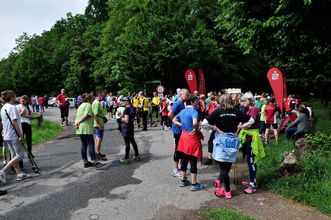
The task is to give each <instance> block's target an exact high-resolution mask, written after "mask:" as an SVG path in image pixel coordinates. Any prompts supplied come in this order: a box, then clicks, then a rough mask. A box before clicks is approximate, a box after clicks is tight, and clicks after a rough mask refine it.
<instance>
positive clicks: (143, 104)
mask: <svg viewBox="0 0 331 220" xmlns="http://www.w3.org/2000/svg"><path fill="white" fill-rule="evenodd" d="M138 108H140V109H141V111H142V122H143V131H147V117H148V110H149V99H148V98H147V97H145V95H144V93H143V92H139V106H138Z"/></svg>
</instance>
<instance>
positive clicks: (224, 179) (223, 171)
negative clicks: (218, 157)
mask: <svg viewBox="0 0 331 220" xmlns="http://www.w3.org/2000/svg"><path fill="white" fill-rule="evenodd" d="M219 164H220V175H219V178H218V179H219V180H220V182H221V183H224V186H225V191H226V192H229V191H230V177H229V172H230V170H231V166H232V163H230V162H219Z"/></svg>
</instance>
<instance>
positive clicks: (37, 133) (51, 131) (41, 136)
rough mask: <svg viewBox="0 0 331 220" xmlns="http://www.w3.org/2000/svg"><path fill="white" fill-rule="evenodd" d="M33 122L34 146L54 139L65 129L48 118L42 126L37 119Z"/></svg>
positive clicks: (0, 155)
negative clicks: (38, 124)
mask: <svg viewBox="0 0 331 220" xmlns="http://www.w3.org/2000/svg"><path fill="white" fill-rule="evenodd" d="M31 124H32V147H34V146H36V145H37V144H40V143H43V142H46V141H49V140H53V139H54V138H56V137H57V136H58V135H59V134H61V133H62V131H63V128H62V127H61V126H60V125H59V124H58V123H56V122H52V121H48V120H43V122H42V123H41V126H40V127H38V126H37V120H32V123H31ZM8 153H9V152H8ZM0 158H2V150H1V151H0Z"/></svg>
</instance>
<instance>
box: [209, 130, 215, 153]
mask: <svg viewBox="0 0 331 220" xmlns="http://www.w3.org/2000/svg"><path fill="white" fill-rule="evenodd" d="M215 133H216V130H213V131H212V132H211V133H210V137H209V140H208V153H213V147H214V144H213V141H214V139H215Z"/></svg>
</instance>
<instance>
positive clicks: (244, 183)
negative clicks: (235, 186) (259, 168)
mask: <svg viewBox="0 0 331 220" xmlns="http://www.w3.org/2000/svg"><path fill="white" fill-rule="evenodd" d="M241 185H243V186H250V182H249V181H248V180H244V181H241ZM253 187H255V188H257V184H256V183H254V184H253Z"/></svg>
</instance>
